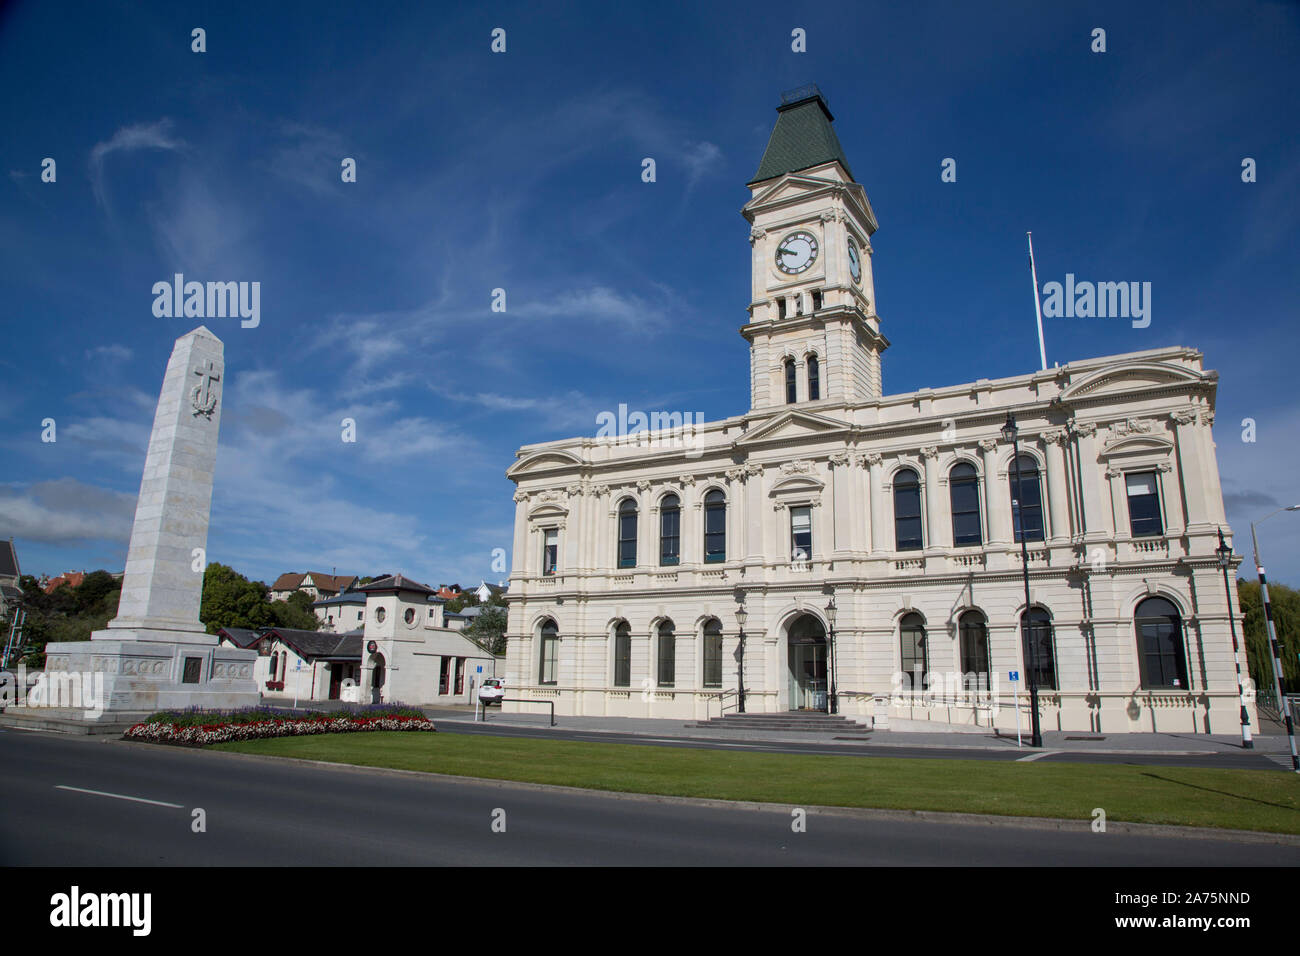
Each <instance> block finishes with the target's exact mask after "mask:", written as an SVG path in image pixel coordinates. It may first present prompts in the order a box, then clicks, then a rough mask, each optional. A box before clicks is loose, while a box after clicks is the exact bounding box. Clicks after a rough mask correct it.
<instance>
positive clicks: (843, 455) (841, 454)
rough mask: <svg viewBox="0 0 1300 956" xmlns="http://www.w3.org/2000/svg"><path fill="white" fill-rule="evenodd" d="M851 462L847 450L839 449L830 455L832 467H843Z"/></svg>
mask: <svg viewBox="0 0 1300 956" xmlns="http://www.w3.org/2000/svg"><path fill="white" fill-rule="evenodd" d="M848 463H849V453H848V452H846V451H837V452H835V454H833V455H831V457H830V466H831V467H832V468H842V467H843V466H844V465H847V464H848Z"/></svg>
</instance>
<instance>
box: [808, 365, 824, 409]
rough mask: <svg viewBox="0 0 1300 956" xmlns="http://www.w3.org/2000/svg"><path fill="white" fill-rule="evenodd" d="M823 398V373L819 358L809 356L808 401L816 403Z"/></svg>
mask: <svg viewBox="0 0 1300 956" xmlns="http://www.w3.org/2000/svg"><path fill="white" fill-rule="evenodd" d="M821 397H822V373H821V365H820V363H818V361H817V356H815V355H810V356H808V401H810V402H815V401H817V399H819V398H821Z"/></svg>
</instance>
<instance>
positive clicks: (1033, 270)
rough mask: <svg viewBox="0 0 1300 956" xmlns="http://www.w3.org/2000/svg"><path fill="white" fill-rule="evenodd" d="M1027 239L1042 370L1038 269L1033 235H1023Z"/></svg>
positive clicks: (1044, 352) (1043, 346)
mask: <svg viewBox="0 0 1300 956" xmlns="http://www.w3.org/2000/svg"><path fill="white" fill-rule="evenodd" d="M1025 235H1026V236H1028V237H1029V275H1030V277H1031V278H1032V279H1033V280H1034V316H1035V317H1036V318H1037V319H1038V358H1039V359H1040V360H1041V361H1042V363H1043V368H1044V369H1046V368H1047V346H1046V344H1044V342H1043V309H1042V306H1040V305H1039V304H1038V269H1037V268H1035V266H1034V234H1033V233H1032V232H1027V233H1025Z"/></svg>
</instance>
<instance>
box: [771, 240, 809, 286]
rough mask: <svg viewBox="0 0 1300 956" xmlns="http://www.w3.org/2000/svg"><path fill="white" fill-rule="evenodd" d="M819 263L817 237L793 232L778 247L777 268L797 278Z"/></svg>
mask: <svg viewBox="0 0 1300 956" xmlns="http://www.w3.org/2000/svg"><path fill="white" fill-rule="evenodd" d="M816 261H817V237H816V236H814V235H813V234H812V233H809V232H792V233H790V235H788V236H786V237H785V238H784V239H782V240H781V244H780V245H779V246H777V247H776V267H777V268H778V269H780V270H781V271H782V272H784V273H785V274H786V275H792V276H797V275H798V274H799V273H801V272H806V271H808V269H810V268H812V264H813V263H814V262H816Z"/></svg>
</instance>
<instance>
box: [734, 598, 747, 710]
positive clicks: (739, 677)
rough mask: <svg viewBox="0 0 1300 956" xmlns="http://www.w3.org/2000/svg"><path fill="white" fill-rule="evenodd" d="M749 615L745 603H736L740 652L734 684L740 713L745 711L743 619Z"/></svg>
mask: <svg viewBox="0 0 1300 956" xmlns="http://www.w3.org/2000/svg"><path fill="white" fill-rule="evenodd" d="M748 617H749V612H748V611H746V610H745V605H743V604H738V605H736V623H737V624H739V625H740V648H739V650H740V653H739V660H738V661H737V664H736V686H737V687H738V688H739V690H738V691H737V695H736V696H737V704H738V707H737V710H738V711H739V712H740V713H742V714H743V713H744V712H745V621H746V620H747V619H748Z"/></svg>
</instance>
